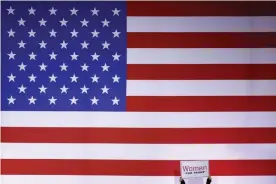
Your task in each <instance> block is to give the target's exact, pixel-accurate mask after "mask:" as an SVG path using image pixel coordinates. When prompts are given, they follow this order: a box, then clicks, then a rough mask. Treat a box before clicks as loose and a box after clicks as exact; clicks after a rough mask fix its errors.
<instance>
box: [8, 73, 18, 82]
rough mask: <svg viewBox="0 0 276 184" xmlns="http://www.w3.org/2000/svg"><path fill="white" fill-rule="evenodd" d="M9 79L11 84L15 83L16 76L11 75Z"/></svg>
mask: <svg viewBox="0 0 276 184" xmlns="http://www.w3.org/2000/svg"><path fill="white" fill-rule="evenodd" d="M8 78H9V82H11V81H13V82H15V81H14V79H15V78H16V76H14V75H13V74H12V73H11V75H10V76H8Z"/></svg>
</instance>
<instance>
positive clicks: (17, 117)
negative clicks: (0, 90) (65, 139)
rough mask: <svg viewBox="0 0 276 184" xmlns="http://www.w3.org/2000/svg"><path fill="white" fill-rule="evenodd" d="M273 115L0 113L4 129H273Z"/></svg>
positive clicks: (210, 113) (275, 115)
mask: <svg viewBox="0 0 276 184" xmlns="http://www.w3.org/2000/svg"><path fill="white" fill-rule="evenodd" d="M275 120H276V112H54V111H53V112H37V111H34V112H31V111H30V112H16V111H6V112H2V126H3V127H129V128H131V127H132V128H143V127H144V128H213V127H224V128H228V127H276V121H275Z"/></svg>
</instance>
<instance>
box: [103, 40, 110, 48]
mask: <svg viewBox="0 0 276 184" xmlns="http://www.w3.org/2000/svg"><path fill="white" fill-rule="evenodd" d="M109 45H110V43H107V42H106V41H105V42H104V43H102V46H103V49H109Z"/></svg>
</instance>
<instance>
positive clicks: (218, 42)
mask: <svg viewBox="0 0 276 184" xmlns="http://www.w3.org/2000/svg"><path fill="white" fill-rule="evenodd" d="M127 47H128V48H269V47H271V48H273V47H276V33H127Z"/></svg>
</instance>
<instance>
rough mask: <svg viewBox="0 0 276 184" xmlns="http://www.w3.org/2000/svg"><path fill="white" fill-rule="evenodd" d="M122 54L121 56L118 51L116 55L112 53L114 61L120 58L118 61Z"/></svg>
mask: <svg viewBox="0 0 276 184" xmlns="http://www.w3.org/2000/svg"><path fill="white" fill-rule="evenodd" d="M120 56H121V55H118V54H117V52H116V53H115V54H114V55H112V57H113V61H115V60H118V61H119V58H120Z"/></svg>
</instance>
